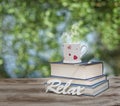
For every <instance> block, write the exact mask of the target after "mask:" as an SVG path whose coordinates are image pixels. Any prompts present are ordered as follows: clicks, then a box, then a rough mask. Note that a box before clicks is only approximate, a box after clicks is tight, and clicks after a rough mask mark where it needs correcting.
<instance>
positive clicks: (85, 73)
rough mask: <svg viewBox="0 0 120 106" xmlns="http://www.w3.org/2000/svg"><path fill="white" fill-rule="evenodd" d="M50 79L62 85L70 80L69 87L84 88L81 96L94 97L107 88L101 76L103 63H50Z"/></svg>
mask: <svg viewBox="0 0 120 106" xmlns="http://www.w3.org/2000/svg"><path fill="white" fill-rule="evenodd" d="M50 65H51V78H52V79H55V80H60V81H61V82H62V83H63V84H65V83H67V82H68V81H69V80H72V82H71V85H70V86H73V87H74V86H80V87H84V88H85V90H84V91H83V95H90V96H96V95H98V94H100V93H102V92H103V91H105V90H106V89H108V87H109V81H108V80H107V77H106V76H105V75H104V74H103V62H84V63H74V64H73V63H72V64H71V63H63V62H52V63H50Z"/></svg>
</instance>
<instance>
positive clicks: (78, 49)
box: [63, 43, 87, 63]
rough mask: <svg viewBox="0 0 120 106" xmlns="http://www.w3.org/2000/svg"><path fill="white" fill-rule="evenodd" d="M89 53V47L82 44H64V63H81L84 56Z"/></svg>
mask: <svg viewBox="0 0 120 106" xmlns="http://www.w3.org/2000/svg"><path fill="white" fill-rule="evenodd" d="M86 52H87V46H86V45H84V44H81V43H64V44H63V55H64V59H63V63H80V62H82V60H81V59H82V56H83V55H84V54H85V53H86Z"/></svg>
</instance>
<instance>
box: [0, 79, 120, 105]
mask: <svg viewBox="0 0 120 106" xmlns="http://www.w3.org/2000/svg"><path fill="white" fill-rule="evenodd" d="M47 80H48V79H47V78H39V79H38V78H37V79H35V78H34V79H0V106H120V77H114V78H110V79H109V81H110V88H109V89H108V90H107V91H105V92H103V93H102V94H100V95H98V96H96V97H90V96H71V95H58V94H53V93H45V86H44V82H46V81H47Z"/></svg>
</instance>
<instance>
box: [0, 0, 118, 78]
mask: <svg viewBox="0 0 120 106" xmlns="http://www.w3.org/2000/svg"><path fill="white" fill-rule="evenodd" d="M75 23H78V25H79V26H78V29H77V32H78V35H77V39H78V40H79V41H82V42H86V43H87V45H88V46H89V48H90V50H91V51H88V53H87V55H86V56H84V57H83V61H89V60H91V59H93V60H98V61H104V63H105V71H106V74H108V75H111V74H112V75H115V76H117V75H120V1H119V0H0V78H11V77H13V78H14V77H17V78H25V77H48V76H49V75H50V64H49V62H50V61H60V60H62V49H61V45H62V42H61V35H62V33H63V32H66V31H69V30H70V29H71V26H72V25H73V24H75ZM109 70H112V72H109Z"/></svg>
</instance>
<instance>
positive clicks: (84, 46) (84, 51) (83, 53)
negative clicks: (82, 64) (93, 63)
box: [80, 45, 88, 58]
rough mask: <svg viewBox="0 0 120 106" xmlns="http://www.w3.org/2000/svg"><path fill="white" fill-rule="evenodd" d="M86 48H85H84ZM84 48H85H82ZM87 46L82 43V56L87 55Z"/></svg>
mask: <svg viewBox="0 0 120 106" xmlns="http://www.w3.org/2000/svg"><path fill="white" fill-rule="evenodd" d="M84 48H85V49H84ZM82 49H83V50H82ZM87 50H88V49H87V46H86V45H82V46H80V51H81V53H80V58H81V57H82V56H83V55H85V53H87Z"/></svg>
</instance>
